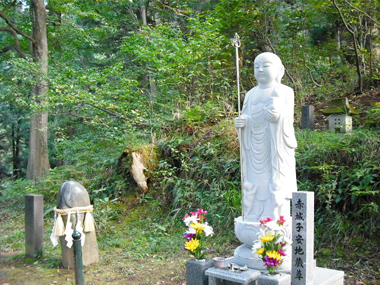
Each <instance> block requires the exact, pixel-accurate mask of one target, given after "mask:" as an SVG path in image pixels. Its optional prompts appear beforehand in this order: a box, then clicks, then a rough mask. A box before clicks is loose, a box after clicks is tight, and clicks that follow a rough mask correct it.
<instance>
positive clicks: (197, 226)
mask: <svg viewBox="0 0 380 285" xmlns="http://www.w3.org/2000/svg"><path fill="white" fill-rule="evenodd" d="M190 227H192V228H193V229H194V230H196V231H197V233H198V234H201V233H203V230H204V229H205V225H204V224H200V223H191V225H190Z"/></svg>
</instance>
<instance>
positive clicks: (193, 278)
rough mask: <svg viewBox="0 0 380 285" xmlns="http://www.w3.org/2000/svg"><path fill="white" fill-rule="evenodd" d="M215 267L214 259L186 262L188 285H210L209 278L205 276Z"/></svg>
mask: <svg viewBox="0 0 380 285" xmlns="http://www.w3.org/2000/svg"><path fill="white" fill-rule="evenodd" d="M213 265H214V262H213V260H212V259H206V260H197V259H191V260H188V261H186V285H208V284H209V282H208V277H207V276H206V275H205V271H206V270H207V269H209V268H210V267H212V266H213Z"/></svg>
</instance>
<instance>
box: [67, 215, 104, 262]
mask: <svg viewBox="0 0 380 285" xmlns="http://www.w3.org/2000/svg"><path fill="white" fill-rule="evenodd" d="M73 216H74V217H75V215H73ZM63 220H64V221H65V224H66V220H67V217H63ZM71 220H72V223H73V224H74V225H75V218H74V219H73V218H72V219H71ZM82 222H83V217H82ZM84 235H85V243H84V245H83V247H82V257H83V266H88V265H90V264H92V263H97V262H99V253H98V243H97V240H96V233H95V232H89V233H84ZM60 241H61V250H62V266H63V267H65V268H74V249H73V246H72V247H71V248H69V247H67V246H66V243H67V242H66V241H65V237H64V236H62V237H60Z"/></svg>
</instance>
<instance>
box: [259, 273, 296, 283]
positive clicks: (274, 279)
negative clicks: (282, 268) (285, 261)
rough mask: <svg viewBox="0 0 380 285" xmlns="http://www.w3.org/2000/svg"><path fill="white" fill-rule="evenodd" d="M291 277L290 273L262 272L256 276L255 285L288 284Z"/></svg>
mask: <svg viewBox="0 0 380 285" xmlns="http://www.w3.org/2000/svg"><path fill="white" fill-rule="evenodd" d="M291 282H292V278H291V276H290V274H283V273H282V274H281V273H280V274H274V275H269V274H262V275H260V276H259V277H258V278H257V285H290V284H291Z"/></svg>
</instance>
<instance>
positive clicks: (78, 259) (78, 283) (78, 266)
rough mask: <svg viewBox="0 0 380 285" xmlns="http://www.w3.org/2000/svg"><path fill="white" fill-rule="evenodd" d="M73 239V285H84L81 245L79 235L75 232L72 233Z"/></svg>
mask: <svg viewBox="0 0 380 285" xmlns="http://www.w3.org/2000/svg"><path fill="white" fill-rule="evenodd" d="M72 236H73V239H74V267H75V285H85V281H84V274H83V260H82V244H81V236H82V235H81V233H80V232H78V231H77V230H75V231H74V232H73V235H72Z"/></svg>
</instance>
